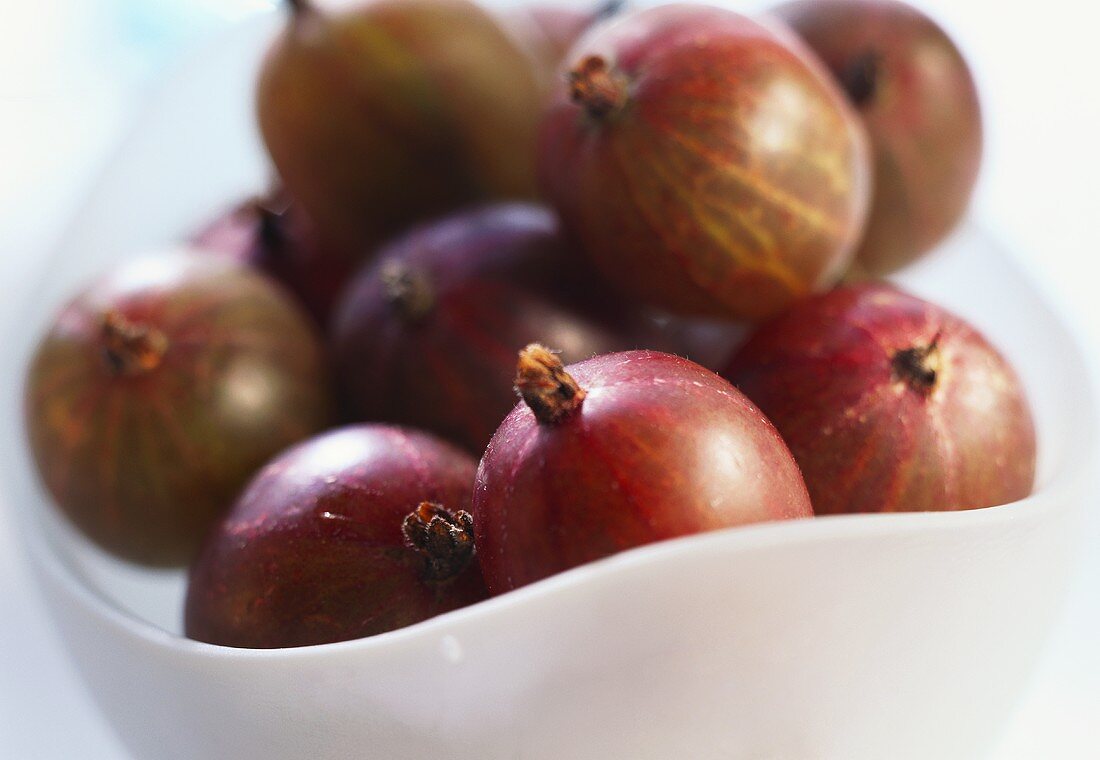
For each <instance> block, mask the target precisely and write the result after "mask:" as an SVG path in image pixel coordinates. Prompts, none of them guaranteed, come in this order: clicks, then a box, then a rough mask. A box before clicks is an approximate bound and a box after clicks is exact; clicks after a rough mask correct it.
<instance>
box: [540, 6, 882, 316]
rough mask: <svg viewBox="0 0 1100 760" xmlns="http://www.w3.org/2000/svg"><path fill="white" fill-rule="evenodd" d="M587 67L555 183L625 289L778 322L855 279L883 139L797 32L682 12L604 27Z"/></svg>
mask: <svg viewBox="0 0 1100 760" xmlns="http://www.w3.org/2000/svg"><path fill="white" fill-rule="evenodd" d="M569 59H570V60H569V63H568V65H569V66H570V82H569V83H568V84H567V85H565V86H563V87H562V88H561V89H560V91H559V92H558V94H557V95H556V97H555V99H554V101H553V103H552V104H551V106H550V108H549V110H548V111H547V113H546V114H545V116H544V119H543V123H542V127H541V132H540V139H539V150H538V154H537V155H538V170H539V177H540V181H541V185H542V187H543V190H544V192H545V194H546V196H547V198H548V199H549V200H550V202H551V203H553V204H554V206H555V207H556V208H557V209H558V211H559V213H560V214H561V216H562V220H563V222H564V223H565V226H566V227H567V228H568V229H569V230H570V231H571V232H572V233H573V234H574V235H575V236H576V237H577V239H578V240H579V241H580V242H581V243H582V244H583V246H584V247H585V249H586V251H587V253H588V254H589V255H590V256H591V257H592V258H593V260H594V261H595V262H596V263H597V264H598V265H599V266H600V268H601V269H602V270H603V273H604V275H605V276H606V277H607V278H608V279H609V280H610V281H611V282H612V283H614V284H616V285H619V286H620V287H622V288H624V289H625V290H627V291H628V292H630V293H632V294H634V295H635V296H637V297H639V298H641V299H643V300H646V301H648V302H650V303H651V304H652V305H654V306H658V307H663V308H665V309H667V310H668V311H671V312H673V313H679V314H683V315H691V314H695V315H700V316H703V315H709V316H713V317H722V318H727V319H740V318H743V319H760V318H764V317H768V316H771V315H773V314H775V313H777V312H778V311H780V310H782V309H783V308H785V307H786V306H789V305H790V304H791V303H792V302H794V301H795V300H797V299H798V298H801V297H803V296H805V295H807V294H809V293H811V292H813V291H816V290H821V289H823V288H825V287H827V286H828V285H830V284H832V283H833V282H835V281H836V280H837V279H838V278H839V277H840V276H841V275H842V274H843V273H844V272H845V271H846V270H847V268H848V266H849V264H850V262H851V257H852V255H853V254H854V253H855V247H856V245H857V244H858V239H859V236H860V233H861V230H862V226H863V222H864V219H865V216H866V211H867V205H868V200H869V194H870V182H869V180H870V159H869V150H868V146H867V140H866V136H865V135H864V133H863V129H862V126H861V125H860V123H859V120H858V118H857V116H856V114H855V112H854V111H853V110H852V108H851V106H850V105H849V104H848V103H847V102H846V101H845V99H844V96H843V94H842V93H841V92H840V90H839V88H837V86H836V85H835V83H834V82H833V81H832V79H831V77H829V75H828V72H826V71H825V70H824V69H823V67H821V66H820V64H818V63H816V62H815V61H814V60H813V59H812V57H811V55H810V54H809V52H808V51H807V50H805V49H804V47H803V46H802V45H801V43H799V42H798V41H797V39H795V38H794V36H793V35H790V34H789V33H788V34H787V36H783V35H781V34H778V33H775V32H773V31H770V30H768V29H766V28H765V27H763V26H761V25H759V24H757V23H755V22H753V21H751V20H749V19H747V18H745V17H743V16H740V15H738V14H735V13H732V12H729V11H725V10H721V9H717V8H709V7H704V6H695V5H673V6H666V7H660V8H654V9H649V10H643V11H640V12H637V13H633V14H627V15H625V16H622V17H620V18H618V19H616V20H614V21H611V22H609V23H607V24H604V25H602V26H601V27H599V28H598V29H597V30H596V31H594V32H593V33H592V34H589V35H586V36H585V37H584V38H583V39H582V41H581V42H580V43H578V45H577V46H576V47H575V48H574V49H573V50H572V51H570V54H569Z"/></svg>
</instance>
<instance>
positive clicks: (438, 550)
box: [401, 501, 474, 583]
mask: <svg viewBox="0 0 1100 760" xmlns="http://www.w3.org/2000/svg"><path fill="white" fill-rule="evenodd" d="M401 533H402V534H403V535H404V536H405V545H406V546H409V547H411V548H413V549H416V550H417V551H418V552H420V554H422V555H423V557H424V577H425V578H426V579H428V580H431V581H435V582H437V583H442V582H443V581H449V580H451V579H453V578H455V577H456V576H458V575H459V574H461V573H462V572H463V571H464V570H465V569H466V568H467V567H469V566H470V562H472V561H473V558H474V518H473V517H471V516H470V513H469V512H465V511H463V510H459V511H458V512H455V513H453V514H452V513H451V512H448V511H447V510H446V509H444V508H443V507H442V506H441V505H439V504H434V503H432V502H430V501H425V502H422V503H421V505H420V506H419V507H417V508H416V510H415V511H413V512H410V513H409V515H408V516H407V517H406V518H405V521H404V522H403V523H402V524H401Z"/></svg>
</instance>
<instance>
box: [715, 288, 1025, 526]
mask: <svg viewBox="0 0 1100 760" xmlns="http://www.w3.org/2000/svg"><path fill="white" fill-rule="evenodd" d="M724 374H725V376H726V377H727V378H729V379H730V381H731V382H733V383H734V384H735V385H736V386H737V387H739V388H740V389H741V390H742V391H744V393H745V395H747V396H748V397H749V398H751V399H752V400H753V401H754V402H756V404H757V405H758V406H759V407H760V408H761V409H762V410H763V412H764V414H766V415H768V418H769V419H770V420H771V421H772V422H773V423H775V426H776V427H777V428H778V429H779V432H780V433H781V434H782V435H783V438H784V440H786V442H787V445H788V446H790V448H791V452H792V453H793V454H794V456H795V459H797V460H798V464H799V466H800V467H801V468H802V473H803V475H804V476H805V478H806V485H807V487H808V488H809V489H810V496H811V497H812V499H813V504H814V511H815V512H816V513H817V514H837V513H843V512H901V511H945V510H958V509H975V508H979V507H989V506H994V505H998V504H1007V503H1009V502H1012V501H1016V500H1018V499H1022V498H1024V497H1025V496H1027V495H1028V494H1029V493H1031V489H1032V485H1033V483H1034V479H1035V451H1036V442H1035V428H1034V424H1033V421H1032V417H1031V411H1030V408H1029V406H1028V402H1027V399H1026V397H1025V394H1024V390H1023V388H1022V386H1021V384H1020V381H1019V379H1018V378H1017V377H1016V374H1015V372H1014V371H1013V370H1012V367H1011V366H1010V365H1009V363H1008V362H1007V361H1006V360H1005V358H1004V357H1003V356H1001V354H999V353H998V352H997V350H996V349H995V348H994V347H993V346H992V345H990V343H989V342H988V341H987V340H986V339H985V338H984V337H983V336H982V335H981V334H979V333H978V332H977V331H976V330H975V329H974V328H973V327H971V326H970V325H968V324H967V323H966V322H965V321H963V320H962V319H960V318H959V317H957V316H955V315H954V314H951V313H950V312H948V311H946V310H945V309H942V308H940V307H938V306H935V305H934V304H931V303H928V302H926V301H923V300H921V299H919V298H916V297H914V296H911V295H908V294H906V293H903V292H902V291H900V290H898V289H896V288H894V287H892V286H890V285H884V284H879V283H865V284H861V285H852V286H846V287H843V288H838V289H837V290H835V291H833V292H832V293H828V294H826V295H823V296H818V297H817V298H814V299H811V300H808V301H806V302H804V303H802V304H800V305H798V306H797V307H795V308H794V309H792V310H791V311H789V312H788V313H787V314H785V315H783V316H782V317H779V318H778V319H776V320H775V321H773V322H771V323H769V324H766V325H764V326H762V327H761V328H760V329H759V331H758V332H757V333H756V334H755V335H753V336H752V337H751V338H750V339H749V341H748V342H747V343H746V344H745V345H744V346H743V347H742V348H741V350H740V351H739V352H738V354H737V356H735V357H734V359H733V362H732V363H731V365H730V367H729V368H728V369H727V370H726V372H725V373H724Z"/></svg>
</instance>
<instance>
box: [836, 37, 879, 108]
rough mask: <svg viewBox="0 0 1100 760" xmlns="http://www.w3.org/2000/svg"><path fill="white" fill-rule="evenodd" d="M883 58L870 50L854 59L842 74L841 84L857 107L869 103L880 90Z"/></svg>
mask: <svg viewBox="0 0 1100 760" xmlns="http://www.w3.org/2000/svg"><path fill="white" fill-rule="evenodd" d="M881 59H882V57H881V56H880V55H879V54H878V53H876V52H875V51H873V50H868V51H866V52H864V53H862V54H860V55H858V56H856V57H855V58H854V59H852V62H851V63H849V64H848V66H847V67H846V68H845V69H844V70H843V71H842V72H841V74H840V84H841V86H842V87H843V88H844V91H845V92H846V93H847V94H848V99H849V100H851V101H852V103H853V104H854V105H855V106H856V107H857V108H862V107H863V106H865V105H867V104H869V103H870V102H871V101H872V100H873V99H874V98H875V95H876V93H877V92H878V80H879V76H880V72H879V70H880V69H881V63H882V60H881Z"/></svg>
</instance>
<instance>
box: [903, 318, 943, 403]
mask: <svg viewBox="0 0 1100 760" xmlns="http://www.w3.org/2000/svg"><path fill="white" fill-rule="evenodd" d="M942 335H943V331H942V330H941V331H939V332H937V333H936V335H935V336H934V337H933V338H932V340H931V342H930V343H929V344H928V345H927V346H913V347H911V348H905V349H902V350H900V351H897V352H895V353H894V358H893V360H892V361H891V366H892V368H893V371H894V376H895V377H896V378H897V379H899V380H901V381H903V382H905V383H907V384H908V385H909V387H910V388H912V389H913V390H914V391H917V392H918V393H920V394H922V395H924V396H927V395H928V394H930V393H931V392H932V389H933V388H935V386H936V379H937V377H938V376H939V370H940V350H939V346H940V338H941V337H942Z"/></svg>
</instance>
